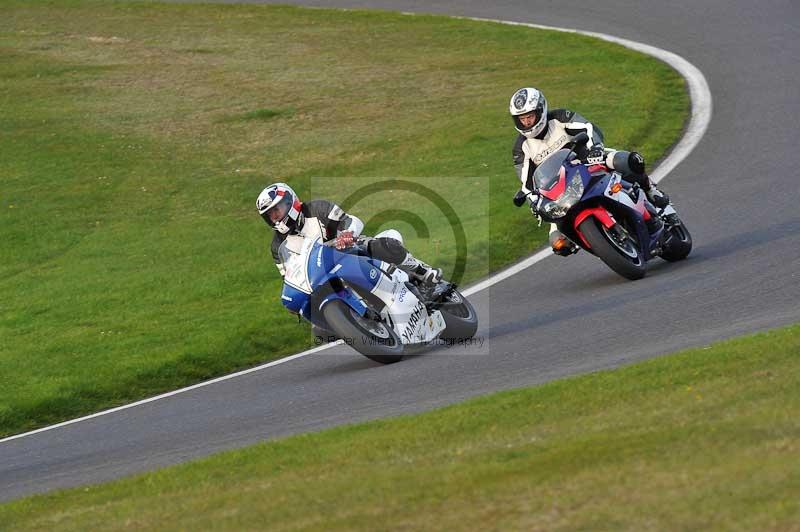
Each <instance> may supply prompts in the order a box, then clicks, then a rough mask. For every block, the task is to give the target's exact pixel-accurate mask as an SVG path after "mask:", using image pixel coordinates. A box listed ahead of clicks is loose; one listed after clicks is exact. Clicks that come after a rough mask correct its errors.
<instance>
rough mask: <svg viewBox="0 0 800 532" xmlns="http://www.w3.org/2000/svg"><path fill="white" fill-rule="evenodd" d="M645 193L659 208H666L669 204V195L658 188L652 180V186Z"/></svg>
mask: <svg viewBox="0 0 800 532" xmlns="http://www.w3.org/2000/svg"><path fill="white" fill-rule="evenodd" d="M644 193H645V195H647V199H648V201H649V202H650V203H652V204H653V205H654V206H656V207H658V208H659V209H664V208H666V207H667V205H669V196H667V195H666V194H664V193H663V192H661V191H660V190H658V189H657V188H656V184H655V183H653V182H652V181H650V188H649V189H648V190H645V191H644Z"/></svg>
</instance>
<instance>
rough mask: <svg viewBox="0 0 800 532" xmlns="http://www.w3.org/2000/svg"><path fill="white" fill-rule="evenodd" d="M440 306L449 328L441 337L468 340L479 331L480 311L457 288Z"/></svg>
mask: <svg viewBox="0 0 800 532" xmlns="http://www.w3.org/2000/svg"><path fill="white" fill-rule="evenodd" d="M438 308H439V310H440V311H441V312H442V317H443V318H444V322H445V323H446V324H447V328H446V329H445V330H444V331H442V334H441V335H439V338H444V339H446V340H450V339H463V340H467V339H469V338H472V337H473V336H475V333H476V332H478V313H477V312H475V308H474V307H473V306H472V304H471V303H470V302H469V301H467V298H465V297H464V296H463V295H461V293H460V292H458V291H457V290H453V291H452V292H451V293H450V294H449V295H448V296H447V297H445V298H444V300H443V302H442V304H441V305H440V306H439V307H438Z"/></svg>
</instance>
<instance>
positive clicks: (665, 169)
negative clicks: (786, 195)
mask: <svg viewBox="0 0 800 532" xmlns="http://www.w3.org/2000/svg"><path fill="white" fill-rule="evenodd" d="M403 14H404V15H412V16H413V15H415V14H414V13H403ZM451 18H455V19H462V20H474V21H477V22H494V23H497V24H506V25H509V26H524V27H527V28H535V29H540V30H550V31H561V32H565V33H576V34H580V35H586V36H589V37H595V38H597V39H601V40H604V41H609V42H613V43H616V44H620V45H622V46H624V47H626V48H630V49H632V50H636V51H638V52H642V53H644V54H647V55H649V56H652V57H655V58H656V59H660V60H661V61H663V62H665V63H667V64H668V65H670V66H671V67H672V68H674V69H675V70H676V71H677V72H678V73H679V74H680V75H681V76H683V78H684V79H685V80H686V82H687V84H688V86H689V97H690V101H691V117H690V119H689V124H688V126H687V127H686V131H685V132H684V134H683V136H682V137H681V139H680V140H679V141H678V143H677V144H676V145H675V147H674V148H673V149H672V151H671V152H670V154H669V155H668V156H667V158H666V159H664V160H663V161H661V164H659V165H658V168H656V169H655V170H654V171H653V172H652V173H651V174H650V177H651V179H653V181H655V182H659V181H661V180H662V179H663V178H664V177H666V176H667V174H669V173H670V172H671V171H672V170H673V169H674V168H675V167H676V166H677V165H678V164H679V163H680V162H681V161H683V160H684V159H685V158H686V157H687V156H688V155H689V153H691V151H692V150H693V149H694V148H695V147H696V146H697V144H698V143H699V142H700V139H701V138H702V137H703V135H704V134H705V132H706V129H708V125H709V123H710V122H711V112H712V104H711V91H710V90H709V87H708V82H707V81H706V78H705V76H703V73H702V72H700V70H699V69H698V68H697V67H695V66H694V65H693V64H691V63H690V62H689V61H687V60H686V59H684V58H683V57H681V56H679V55H677V54H674V53H672V52H668V51H666V50H662V49H661V48H656V47H655V46H650V45H648V44H642V43H638V42H635V41H629V40H627V39H621V38H619V37H614V36H613V35H606V34H604V33H596V32H592V31H582V30H576V29H570V28H559V27H555V26H543V25H541V24H529V23H525V22H513V21H509V20H496V19H487V18H475V17H451ZM551 256H553V254H552V253H551V252H550V250H549V249H543V250H541V251H539V252H538V253H535V254H534V255H532V256H530V257H528V258H527V259H524V260H522V261H520V262H519V263H517V264H515V265H513V266H510V267H508V268H506V269H505V270H502V271H500V272H498V273H496V274H494V275H492V276H491V277H489V278H488V279H485V280H483V281H481V282H479V283H478V284H476V285H474V286H471V287H469V288H468V289H466V290H464V295H465V296H470V295H472V294H475V293H477V292H480V291H482V290H485V289H487V288H489V287H490V286H492V285H495V284H497V283H499V282H500V281H503V280H505V279H507V278H509V277H511V276H513V275H516V274H517V273H519V272H521V271H523V270H525V269H527V268H530V267H531V266H533V265H534V264H536V263H537V262H540V261H542V260H544V259H546V258H547V257H551ZM339 343H340V342H336V343H333V344H327V345H323V346H320V347H315V348H313V349H309V350H307V351H303V352H301V353H296V354H294V355H290V356H287V357H285V358H281V359H280V360H274V361H272V362H269V363H267V364H262V365H260V366H256V367H253V368H250V369H246V370H243V371H237V372H236V373H231V374H229V375H223V376H222V377H217V378H216V379H211V380H209V381H204V382H200V383H197V384H194V385H192V386H187V387H186V388H180V389H178V390H173V391H171V392H167V393H163V394H161V395H156V396H154V397H150V398H147V399H142V400H141V401H136V402H134V403H129V404H127V405H122V406H118V407H115V408H111V409H108V410H103V411H101V412H97V413H94V414H90V415H88V416H83V417H79V418H76V419H71V420H69V421H63V422H61V423H57V424H55V425H49V426H47V427H42V428H39V429H36V430H32V431H29V432H23V433H22V434H16V435H14V436H9V437H6V438H3V439H0V443H6V442H9V441H12V440H16V439H19V438H24V437H25V436H32V435H34V434H38V433H40V432H46V431H50V430H53V429H57V428H61V427H65V426H67V425H73V424H75V423H80V422H81V421H87V420H90V419H94V418H96V417H100V416H105V415H107V414H113V413H114V412H119V411H121V410H127V409H129V408H134V407H137V406H141V405H144V404H147V403H152V402H154V401H158V400H160V399H166V398H168V397H172V396H174V395H178V394H181V393H184V392H188V391H191V390H196V389H197V388H202V387H205V386H210V385H212V384H216V383H218V382H222V381H226V380H230V379H234V378H236V377H240V376H242V375H247V374H248V373H254V372H256V371H261V370H263V369H267V368H270V367H273V366H277V365H279V364H283V363H285V362H290V361H292V360H296V359H298V358H302V357H305V356H308V355H313V354H315V353H319V352H320V351H324V350H325V349H328V348H330V347H333V346H334V345H337V344H339Z"/></svg>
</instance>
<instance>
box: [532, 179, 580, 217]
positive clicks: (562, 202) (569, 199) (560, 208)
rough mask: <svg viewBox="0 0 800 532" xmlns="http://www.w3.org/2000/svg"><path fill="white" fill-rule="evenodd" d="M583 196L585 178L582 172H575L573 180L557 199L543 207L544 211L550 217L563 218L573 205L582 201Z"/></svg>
mask: <svg viewBox="0 0 800 532" xmlns="http://www.w3.org/2000/svg"><path fill="white" fill-rule="evenodd" d="M582 196H583V179H581V174H580V173H578V172H575V175H574V176H572V180H571V181H570V183H569V185H567V187H566V189H565V190H564V193H563V194H561V196H559V197H558V199H557V200H555V201H551V202H549V203H547V204H545V205H544V206H543V207H542V211H543V213H544V215H545V216H548V217H550V218H561V217H562V216H564V215H565V214H567V211H568V210H569V209H570V208H571V207H572V206H573V205H575V204H576V203H578V201H580V199H581V197H582Z"/></svg>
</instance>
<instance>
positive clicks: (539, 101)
mask: <svg viewBox="0 0 800 532" xmlns="http://www.w3.org/2000/svg"><path fill="white" fill-rule="evenodd" d="M508 110H509V112H510V113H511V118H513V119H514V127H515V128H517V131H519V132H520V133H522V134H523V135H525V136H526V137H528V138H529V139H532V138H534V137H536V136H537V135H538V134H539V133H541V132H542V130H543V129H544V128H545V126H547V98H545V97H544V94H542V93H541V91H539V89H534V88H533V87H524V88H522V89H519V90H518V91H517V92H515V93H514V95H513V96H512V97H511V101H510V102H509V104H508ZM528 113H536V122H535V123H534V124H533V125H532V126H531V127H525V126H523V125H522V122H520V120H519V117H520V116H522V115H526V114H528Z"/></svg>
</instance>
